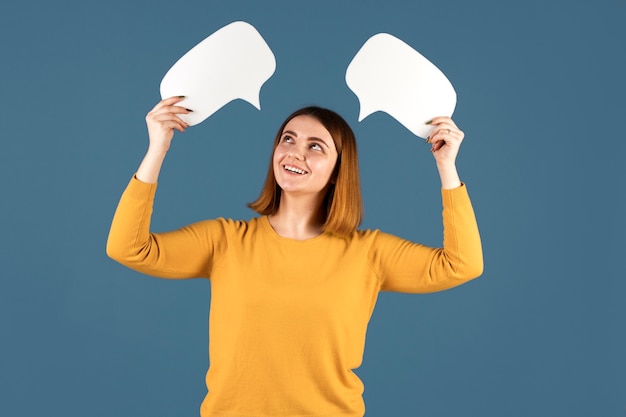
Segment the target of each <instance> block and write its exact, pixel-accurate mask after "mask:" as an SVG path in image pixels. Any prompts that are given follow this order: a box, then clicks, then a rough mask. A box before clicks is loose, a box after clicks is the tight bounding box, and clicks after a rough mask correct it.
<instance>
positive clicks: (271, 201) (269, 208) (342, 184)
mask: <svg viewBox="0 0 626 417" xmlns="http://www.w3.org/2000/svg"><path fill="white" fill-rule="evenodd" d="M298 116H311V117H313V118H315V119H317V120H318V121H319V122H320V123H321V124H322V125H323V126H324V127H325V128H326V130H328V132H329V133H330V135H331V137H332V138H333V141H334V142H335V148H336V149H337V164H336V165H335V171H334V174H333V177H334V178H335V179H336V181H335V182H334V184H333V183H331V184H329V187H328V191H327V192H326V197H325V198H324V207H323V208H325V209H326V214H325V221H324V224H323V225H322V230H324V231H325V232H331V233H334V234H336V235H339V236H342V237H345V236H348V235H350V234H351V233H352V232H354V231H355V230H356V228H357V227H358V226H359V224H361V218H362V215H363V203H362V200H361V185H360V180H359V161H358V157H357V149H356V139H355V137H354V132H352V129H351V128H350V126H349V125H348V123H347V122H346V121H345V120H344V119H343V118H342V117H341V116H340V115H338V114H337V113H335V112H334V111H332V110H328V109H324V108H321V107H316V106H311V107H305V108H302V109H300V110H297V111H295V112H293V113H292V114H291V115H290V116H289V117H288V118H287V119H286V120H285V121H284V122H283V124H282V126H281V127H280V129H278V133H277V134H276V138H275V139H274V146H273V147H272V156H273V155H274V151H275V150H276V147H277V146H278V144H279V143H280V138H281V136H282V134H283V130H284V129H285V126H286V125H287V123H289V121H290V120H291V119H293V118H294V117H298ZM281 192H282V190H281V189H280V187H279V186H278V184H277V183H276V179H275V177H274V165H273V164H272V157H270V166H269V169H268V172H267V177H266V178H265V184H264V185H263V189H262V190H261V194H260V195H259V197H258V198H257V199H256V201H253V202H252V203H250V204H248V207H250V208H251V209H252V210H254V211H256V212H257V213H259V214H262V215H269V214H274V213H276V212H277V211H278V206H279V204H280V196H281Z"/></svg>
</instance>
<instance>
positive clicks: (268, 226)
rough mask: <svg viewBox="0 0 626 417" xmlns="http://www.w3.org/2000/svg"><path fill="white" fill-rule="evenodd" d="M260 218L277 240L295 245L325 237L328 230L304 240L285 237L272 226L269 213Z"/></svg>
mask: <svg viewBox="0 0 626 417" xmlns="http://www.w3.org/2000/svg"><path fill="white" fill-rule="evenodd" d="M260 220H261V224H262V225H263V227H264V228H265V229H267V231H268V232H269V234H271V235H272V236H274V238H275V239H276V240H278V241H281V242H286V243H292V244H295V245H302V244H308V243H314V242H317V241H318V240H321V239H323V238H324V236H325V235H326V232H322V233H320V234H319V235H317V236H314V237H310V238H308V239H304V240H299V239H292V238H290V237H284V236H281V235H279V234H278V232H276V230H274V228H273V227H272V224H271V223H270V219H269V218H268V217H267V215H263V216H261V218H260Z"/></svg>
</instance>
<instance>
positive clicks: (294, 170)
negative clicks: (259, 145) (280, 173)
mask: <svg viewBox="0 0 626 417" xmlns="http://www.w3.org/2000/svg"><path fill="white" fill-rule="evenodd" d="M285 169H286V170H287V171H291V172H295V173H296V174H305V173H306V171H303V170H301V169H298V168H295V167H290V166H287V165H285Z"/></svg>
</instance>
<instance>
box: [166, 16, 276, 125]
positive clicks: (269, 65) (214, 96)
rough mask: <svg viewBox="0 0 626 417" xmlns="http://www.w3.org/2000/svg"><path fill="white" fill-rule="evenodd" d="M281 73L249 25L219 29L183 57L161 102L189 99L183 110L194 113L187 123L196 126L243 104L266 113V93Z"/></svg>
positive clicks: (169, 74)
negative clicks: (262, 96)
mask: <svg viewBox="0 0 626 417" xmlns="http://www.w3.org/2000/svg"><path fill="white" fill-rule="evenodd" d="M275 69H276V59H275V58H274V54H273V53H272V51H271V49H270V48H269V46H268V45H267V43H266V42H265V40H264V39H263V38H262V37H261V35H260V34H259V32H258V31H257V30H256V29H255V28H254V27H253V26H252V25H250V24H249V23H246V22H234V23H231V24H229V25H227V26H224V27H223V28H221V29H219V30H218V31H216V32H215V33H213V34H212V35H210V36H209V37H207V38H206V39H204V40H203V41H202V42H200V43H199V44H198V45H196V46H194V47H193V48H192V49H191V50H190V51H189V52H187V53H186V54H185V55H183V56H182V57H181V58H180V59H179V60H178V61H177V62H176V63H175V64H174V65H173V66H172V68H170V70H169V71H168V72H167V74H165V77H163V80H162V81H161V97H162V98H168V97H173V96H185V97H186V98H185V99H184V100H183V101H181V102H180V104H178V105H180V106H183V107H187V108H189V109H191V110H193V113H190V114H184V115H181V116H180V117H181V119H183V120H184V121H186V122H187V123H189V125H191V126H193V125H196V124H198V123H200V122H202V121H204V120H205V119H206V118H207V117H209V116H210V115H212V114H213V113H215V112H216V111H217V110H219V109H220V108H221V107H222V106H224V105H225V104H227V103H229V102H231V101H233V100H235V99H238V98H239V99H242V100H245V101H247V102H248V103H250V104H252V105H253V106H254V107H256V108H257V109H259V110H260V109H261V104H260V99H259V95H260V93H261V87H262V86H263V84H264V83H265V82H266V81H267V80H268V79H269V78H270V77H271V76H272V74H273V73H274V70H275Z"/></svg>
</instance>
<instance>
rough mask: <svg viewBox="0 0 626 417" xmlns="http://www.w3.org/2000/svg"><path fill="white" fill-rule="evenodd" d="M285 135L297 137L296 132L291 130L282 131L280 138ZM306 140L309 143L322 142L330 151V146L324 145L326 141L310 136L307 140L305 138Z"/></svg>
mask: <svg viewBox="0 0 626 417" xmlns="http://www.w3.org/2000/svg"><path fill="white" fill-rule="evenodd" d="M286 134H289V135H292V136H295V137H298V134H297V133H296V132H294V131H293V130H283V134H282V135H281V136H284V135H286ZM307 140H308V141H309V142H322V143H323V144H324V146H326V147H327V148H329V149H330V146H328V143H326V141H325V140H324V139H321V138H318V137H315V136H311V137H309V138H307Z"/></svg>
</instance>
